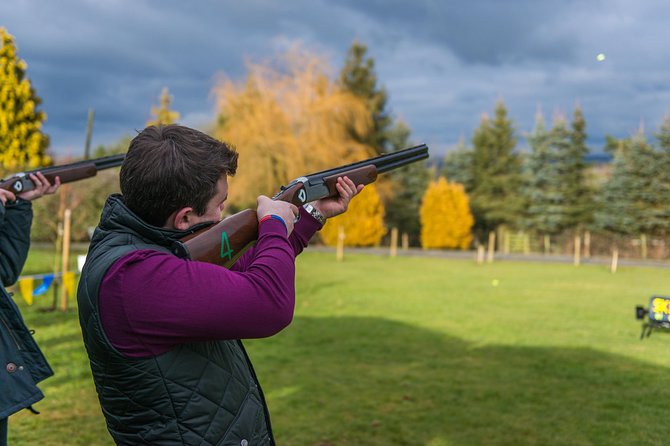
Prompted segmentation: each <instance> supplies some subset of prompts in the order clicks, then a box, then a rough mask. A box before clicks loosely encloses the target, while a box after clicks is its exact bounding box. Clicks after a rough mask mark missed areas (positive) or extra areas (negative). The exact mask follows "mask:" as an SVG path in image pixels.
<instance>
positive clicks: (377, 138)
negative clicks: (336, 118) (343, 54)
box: [340, 42, 393, 154]
mask: <svg viewBox="0 0 670 446" xmlns="http://www.w3.org/2000/svg"><path fill="white" fill-rule="evenodd" d="M367 50H368V49H367V46H365V45H363V44H362V43H360V42H354V43H353V44H352V45H351V47H350V48H349V52H348V53H347V58H346V60H345V62H344V67H343V68H342V71H341V72H340V85H341V86H342V87H343V88H344V89H346V90H348V91H350V92H351V93H353V94H354V95H356V96H358V97H360V98H362V99H363V100H364V101H365V103H366V104H367V107H368V109H369V111H370V117H371V119H372V124H373V125H372V126H371V129H370V131H369V132H367V133H365V134H361V133H359V132H357V131H356V130H355V129H353V128H352V129H351V133H352V135H353V136H354V138H355V139H356V140H357V141H358V142H360V143H363V144H366V145H368V146H371V147H373V148H374V149H375V150H376V152H377V153H378V154H381V153H383V152H385V151H387V150H389V149H390V147H389V146H388V145H389V142H390V141H389V136H390V135H389V132H390V129H391V127H392V124H393V122H392V121H393V120H392V118H391V116H390V115H389V113H388V112H387V110H386V102H387V99H388V97H387V93H386V89H385V88H384V87H379V86H378V85H377V75H376V73H375V61H374V59H373V58H372V57H368V56H367Z"/></svg>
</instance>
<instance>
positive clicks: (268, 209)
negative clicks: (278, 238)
mask: <svg viewBox="0 0 670 446" xmlns="http://www.w3.org/2000/svg"><path fill="white" fill-rule="evenodd" d="M256 204H257V207H256V216H257V217H258V220H259V221H260V220H261V219H262V218H263V217H265V216H266V215H276V216H278V217H280V218H281V219H282V220H284V224H286V232H287V233H288V234H291V232H292V231H293V223H294V222H295V219H296V217H297V216H298V208H297V206H296V205H294V204H292V203H288V202H286V201H281V200H276V201H275V200H272V199H270V198H268V197H266V196H265V195H260V196H259V197H258V198H257V199H256Z"/></svg>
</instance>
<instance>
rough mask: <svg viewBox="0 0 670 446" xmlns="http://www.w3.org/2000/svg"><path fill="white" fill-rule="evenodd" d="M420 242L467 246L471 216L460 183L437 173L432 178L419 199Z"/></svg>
mask: <svg viewBox="0 0 670 446" xmlns="http://www.w3.org/2000/svg"><path fill="white" fill-rule="evenodd" d="M419 214H420V219H421V246H422V247H423V248H460V249H467V248H468V246H470V243H471V242H472V231H471V230H472V225H473V224H474V219H473V218H472V213H471V212H470V203H469V199H468V196H467V194H466V193H465V189H464V188H463V185H462V184H458V183H449V182H447V180H446V178H444V177H440V178H439V179H438V180H437V181H433V182H431V184H430V185H429V186H428V189H426V193H425V194H424V196H423V199H422V201H421V208H420V210H419Z"/></svg>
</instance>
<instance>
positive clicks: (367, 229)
mask: <svg viewBox="0 0 670 446" xmlns="http://www.w3.org/2000/svg"><path fill="white" fill-rule="evenodd" d="M340 227H342V228H343V229H344V236H345V238H344V244H345V245H346V246H377V245H379V242H380V241H381V239H382V237H384V234H386V228H385V227H384V205H383V204H382V201H381V199H380V198H379V193H378V192H377V188H376V187H375V185H374V184H368V185H367V186H365V187H364V188H363V191H362V192H361V193H360V194H359V195H357V196H356V197H355V198H354V199H353V200H351V203H349V209H348V210H347V212H345V213H344V214H340V215H338V216H337V217H333V218H330V219H328V220H327V221H326V224H325V226H324V227H323V229H321V231H320V234H321V239H322V240H323V242H324V243H325V244H326V245H329V246H335V245H337V239H338V237H339V231H340V229H339V228H340Z"/></svg>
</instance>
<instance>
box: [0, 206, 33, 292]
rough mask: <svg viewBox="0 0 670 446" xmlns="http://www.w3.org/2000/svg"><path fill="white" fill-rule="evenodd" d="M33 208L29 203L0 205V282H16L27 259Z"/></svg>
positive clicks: (5, 283) (4, 283)
mask: <svg viewBox="0 0 670 446" xmlns="http://www.w3.org/2000/svg"><path fill="white" fill-rule="evenodd" d="M32 221H33V208H32V203H31V202H30V201H25V200H21V199H19V200H17V201H14V202H9V201H8V202H7V203H6V204H5V205H2V204H1V203H0V280H2V284H3V285H4V286H8V285H11V284H13V283H14V282H16V279H18V277H19V274H21V270H22V269H23V265H24V264H25V263H26V258H27V257H28V249H29V248H30V226H31V224H32Z"/></svg>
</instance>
